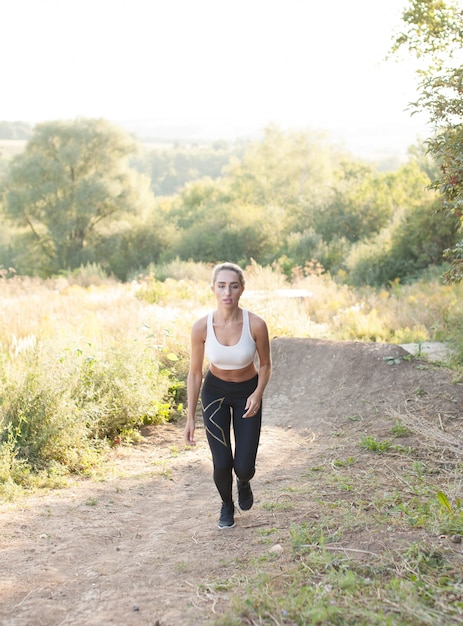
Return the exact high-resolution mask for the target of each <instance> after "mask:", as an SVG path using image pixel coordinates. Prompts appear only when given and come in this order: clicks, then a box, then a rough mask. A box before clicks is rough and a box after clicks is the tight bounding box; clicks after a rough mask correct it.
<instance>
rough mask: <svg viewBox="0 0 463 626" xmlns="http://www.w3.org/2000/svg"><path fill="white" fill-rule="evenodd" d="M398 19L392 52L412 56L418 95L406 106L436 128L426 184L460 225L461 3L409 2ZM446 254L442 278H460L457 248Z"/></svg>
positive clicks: (462, 272) (462, 131)
mask: <svg viewBox="0 0 463 626" xmlns="http://www.w3.org/2000/svg"><path fill="white" fill-rule="evenodd" d="M403 23H404V27H403V31H402V32H401V33H400V34H399V35H398V36H397V38H396V41H395V43H394V46H393V49H392V51H393V52H394V53H397V51H398V50H399V49H401V48H406V49H407V50H408V52H409V53H410V54H411V55H412V56H414V57H415V58H416V59H417V74H418V76H419V85H418V89H419V93H420V95H419V98H418V100H417V101H416V102H414V103H413V104H412V107H413V108H414V110H418V111H424V112H426V113H427V114H428V116H429V120H430V122H431V123H432V124H433V126H434V128H435V129H436V133H435V135H434V136H433V137H431V138H430V139H429V140H428V147H429V150H430V152H431V153H432V154H433V156H434V158H435V159H436V161H437V162H438V163H439V164H440V165H441V173H440V176H439V177H438V178H437V179H436V180H435V181H434V182H433V184H432V187H433V188H435V189H438V190H440V192H441V193H442V194H443V195H444V197H445V200H446V203H445V205H444V210H445V211H449V212H450V213H452V214H453V215H454V216H455V217H456V218H458V220H459V221H460V227H463V177H462V170H463V167H462V166H463V149H462V146H463V125H462V124H461V118H462V114H463V90H462V84H463V67H462V66H461V64H460V62H459V59H458V55H459V53H460V51H461V48H462V45H463V11H462V7H461V4H460V3H459V2H456V1H455V2H453V1H451V0H449V1H448V2H445V1H444V0H409V4H408V7H407V9H406V10H405V11H404V13H403ZM448 258H450V259H451V260H452V263H453V267H452V268H451V271H449V272H448V273H447V279H448V280H457V281H458V280H461V277H462V276H463V262H462V259H461V255H460V254H459V248H455V249H454V251H453V253H452V251H451V250H449V253H448Z"/></svg>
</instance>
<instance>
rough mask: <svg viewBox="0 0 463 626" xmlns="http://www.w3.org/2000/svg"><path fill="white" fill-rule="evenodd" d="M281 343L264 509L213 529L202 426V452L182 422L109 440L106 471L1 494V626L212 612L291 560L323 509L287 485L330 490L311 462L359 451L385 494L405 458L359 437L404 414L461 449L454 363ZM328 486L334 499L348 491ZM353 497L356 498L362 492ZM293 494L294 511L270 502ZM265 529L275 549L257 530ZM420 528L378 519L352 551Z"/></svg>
mask: <svg viewBox="0 0 463 626" xmlns="http://www.w3.org/2000/svg"><path fill="white" fill-rule="evenodd" d="M272 354H273V362H274V372H273V376H272V379H271V382H270V384H269V387H268V389H267V391H266V395H265V399H264V427H263V432H262V439H261V445H260V449H259V454H258V466H257V473H256V476H255V478H254V480H253V489H254V493H255V505H254V507H253V508H252V509H251V510H250V511H248V512H245V513H244V512H243V513H238V514H237V516H236V526H235V528H234V529H232V530H222V531H219V530H218V529H217V519H218V513H219V508H220V502H219V498H218V495H217V493H216V491H215V487H214V485H213V482H212V466H211V461H210V455H209V450H208V447H207V444H206V440H205V437H204V432H203V430H202V428H201V426H199V428H198V433H197V439H198V445H197V446H196V448H194V449H185V448H184V447H183V441H182V433H183V425H182V424H168V425H165V426H162V427H156V428H149V429H146V431H145V432H144V437H143V441H142V442H141V443H140V444H139V445H136V446H134V447H126V446H121V447H119V448H117V449H115V450H114V455H113V458H112V459H111V462H110V465H109V467H111V468H112V470H111V475H110V477H107V478H106V479H105V480H103V481H101V482H95V481H89V480H87V481H76V482H75V483H73V485H72V486H71V487H69V488H65V489H61V490H56V491H53V492H47V493H42V494H40V495H33V496H30V497H27V498H23V499H21V500H20V501H17V502H14V503H11V504H3V505H2V507H1V509H0V515H1V525H0V622H1V624H2V625H3V626H39V625H44V626H54V625H58V624H73V625H79V626H82V625H91V624H95V625H96V624H98V625H102V624H117V625H121V626H122V625H123V626H132V625H133V626H136V625H143V626H147V625H150V626H155V625H157V626H194V625H197V624H213V623H214V620H215V619H217V617H218V616H219V615H221V614H222V613H223V612H224V611H226V610H227V609H228V608H229V607H230V603H231V601H232V597H233V595H234V594H235V593H236V594H239V593H244V587H245V583H246V575H247V569H246V563H248V562H250V560H251V559H254V558H255V559H258V558H259V557H260V556H262V555H265V554H266V553H267V552H268V550H269V549H272V548H274V546H275V544H278V549H279V550H280V551H281V557H280V558H281V560H282V564H283V563H284V560H285V559H289V558H290V550H291V548H290V536H289V529H290V526H291V525H292V524H295V523H296V524H297V523H302V522H303V521H304V520H308V519H316V518H317V503H316V500H315V499H314V500H311V499H310V498H309V499H308V498H307V497H306V496H304V497H302V496H299V495H298V491H297V489H294V490H293V492H292V491H291V488H295V487H297V486H298V485H301V484H302V483H304V485H307V483H308V482H309V481H313V489H314V492H315V491H316V490H318V492H320V489H322V490H323V489H324V486H323V484H320V480H322V475H321V476H319V475H318V476H317V473H313V474H311V473H310V471H308V470H310V468H313V467H317V466H322V465H326V464H327V463H328V464H330V463H332V462H333V460H335V459H346V458H348V457H349V456H355V457H356V458H357V463H356V466H355V471H356V472H358V473H361V472H362V471H364V472H366V471H367V470H368V471H371V470H372V468H373V469H375V470H376V471H377V472H378V474H379V475H381V476H382V477H383V479H384V489H385V490H387V489H388V488H389V487H390V484H391V481H394V480H396V479H397V477H398V476H399V475H400V472H401V468H402V465H401V464H402V463H403V460H402V459H401V458H400V455H398V456H397V458H396V457H394V455H388V457H387V459H386V458H385V457H384V456H383V457H380V456H378V455H374V454H372V453H371V452H369V451H368V450H364V449H362V448H359V446H358V442H359V440H360V439H361V438H362V437H363V436H364V435H372V436H376V437H377V438H378V439H380V438H381V437H387V436H389V437H390V429H391V427H392V426H393V425H394V423H395V422H396V420H397V418H398V417H399V416H401V417H402V418H404V419H405V420H406V422H407V424H408V425H411V426H412V427H413V426H414V428H413V430H414V433H415V434H412V435H410V437H407V439H406V440H405V441H403V440H401V443H403V444H404V445H405V444H406V445H414V444H415V443H418V442H419V443H420V445H422V446H423V445H426V441H427V440H429V445H430V446H433V445H435V443H436V441H438V443H439V445H440V446H441V447H442V449H443V448H445V449H447V450H448V449H450V450H453V451H454V452H455V453H458V452H459V451H461V450H462V435H461V432H462V429H461V426H462V420H463V411H462V407H463V385H461V384H456V383H454V382H453V380H452V372H451V371H450V370H448V369H447V368H446V367H443V366H439V365H436V364H433V363H431V362H430V361H429V360H420V359H416V358H411V357H410V355H409V354H408V353H407V352H406V351H405V350H404V349H402V348H401V347H399V346H388V345H382V344H368V343H358V342H332V341H323V340H313V339H274V340H273V342H272ZM330 489H331V487H329V486H327V487H326V489H325V490H324V491H322V493H324V494H325V498H330V497H333V498H337V497H340V494H339V493H334V492H333V493H332V492H331V491H330ZM289 494H291V495H289ZM342 497H344V498H346V497H348V498H351V499H352V503H353V505H355V498H356V494H355V493H352V492H344V494H343V496H342ZM285 498H291V500H292V505H293V506H292V507H289V508H288V509H287V510H286V509H285V508H284V507H282V508H281V510H280V509H278V508H275V507H271V506H268V504H269V503H275V502H279V501H282V500H284V499H285ZM266 505H267V506H266ZM270 528H271V529H274V532H273V538H272V543H271V544H270V545H269V544H268V543H267V542H265V541H263V540H262V537H263V533H264V532H265V530H266V529H270ZM413 532H414V533H415V534H416V535H419V533H420V532H424V531H420V530H416V531H413ZM412 538H413V537H412V535H411V532H410V533H406V534H404V535H403V536H399V534H397V533H396V534H394V533H388V534H385V535H384V536H381V535H379V534H378V532H377V531H375V530H374V527H373V526H372V529H371V530H370V531H369V530H368V529H363V530H361V531H358V532H357V533H355V534H354V533H353V534H352V536H351V537H345V538H344V547H346V548H347V549H351V550H352V553H354V552H355V551H358V553H359V554H363V555H364V557H366V558H368V555H370V556H369V558H374V553H375V550H376V549H379V548H380V547H381V548H384V546H385V545H387V544H388V542H394V543H395V544H397V542H400V541H410V540H411V539H412ZM455 549H456V550H460V551H461V548H460V547H458V546H456V547H455ZM372 555H373V556H372ZM282 564H281V565H280V567H282V566H283V565H282ZM276 567H278V566H276ZM220 581H224V582H226V583H227V584H224V585H223V591H220V585H218V584H217V583H218V582H220ZM230 583H231V584H230Z"/></svg>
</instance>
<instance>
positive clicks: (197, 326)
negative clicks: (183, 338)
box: [191, 313, 210, 336]
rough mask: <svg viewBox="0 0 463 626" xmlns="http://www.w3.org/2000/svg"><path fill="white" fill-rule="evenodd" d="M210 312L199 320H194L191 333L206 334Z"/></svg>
mask: <svg viewBox="0 0 463 626" xmlns="http://www.w3.org/2000/svg"><path fill="white" fill-rule="evenodd" d="M209 315H210V313H208V314H206V315H203V316H202V317H200V318H199V319H198V320H196V322H194V324H193V326H192V327H191V334H192V335H201V334H202V335H204V336H206V331H207V318H208V317H209Z"/></svg>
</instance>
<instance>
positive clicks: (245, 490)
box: [236, 479, 254, 511]
mask: <svg viewBox="0 0 463 626" xmlns="http://www.w3.org/2000/svg"><path fill="white" fill-rule="evenodd" d="M236 485H237V487H238V504H239V505H240V509H241V510H242V511H249V509H250V508H251V507H252V505H253V504H254V496H253V495H252V489H251V483H249V482H246V481H244V480H239V479H237V481H236Z"/></svg>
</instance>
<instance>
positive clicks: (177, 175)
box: [132, 142, 244, 196]
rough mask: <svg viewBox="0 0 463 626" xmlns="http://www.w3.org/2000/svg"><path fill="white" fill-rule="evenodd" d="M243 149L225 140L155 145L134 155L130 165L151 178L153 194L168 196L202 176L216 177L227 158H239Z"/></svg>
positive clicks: (226, 162)
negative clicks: (203, 143)
mask: <svg viewBox="0 0 463 626" xmlns="http://www.w3.org/2000/svg"><path fill="white" fill-rule="evenodd" d="M243 152H244V145H243V144H241V143H237V144H232V145H229V144H227V143H225V142H216V143H214V144H212V145H206V146H196V145H195V146H173V147H171V148H154V149H148V150H147V151H146V152H145V153H144V154H142V155H139V156H137V157H136V158H135V159H134V160H133V162H132V164H133V167H134V168H135V169H137V170H138V171H140V172H142V173H144V174H146V175H147V176H148V177H149V178H150V180H151V189H152V191H153V193H154V194H155V195H156V196H168V195H175V194H178V193H180V191H181V189H182V188H183V187H184V186H185V185H186V184H187V183H189V182H192V181H195V180H199V179H201V178H205V177H210V178H212V179H216V178H219V177H220V176H221V174H222V170H223V168H224V167H225V166H226V165H227V164H228V163H229V161H230V159H232V158H238V159H240V158H241V157H242V155H243Z"/></svg>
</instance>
